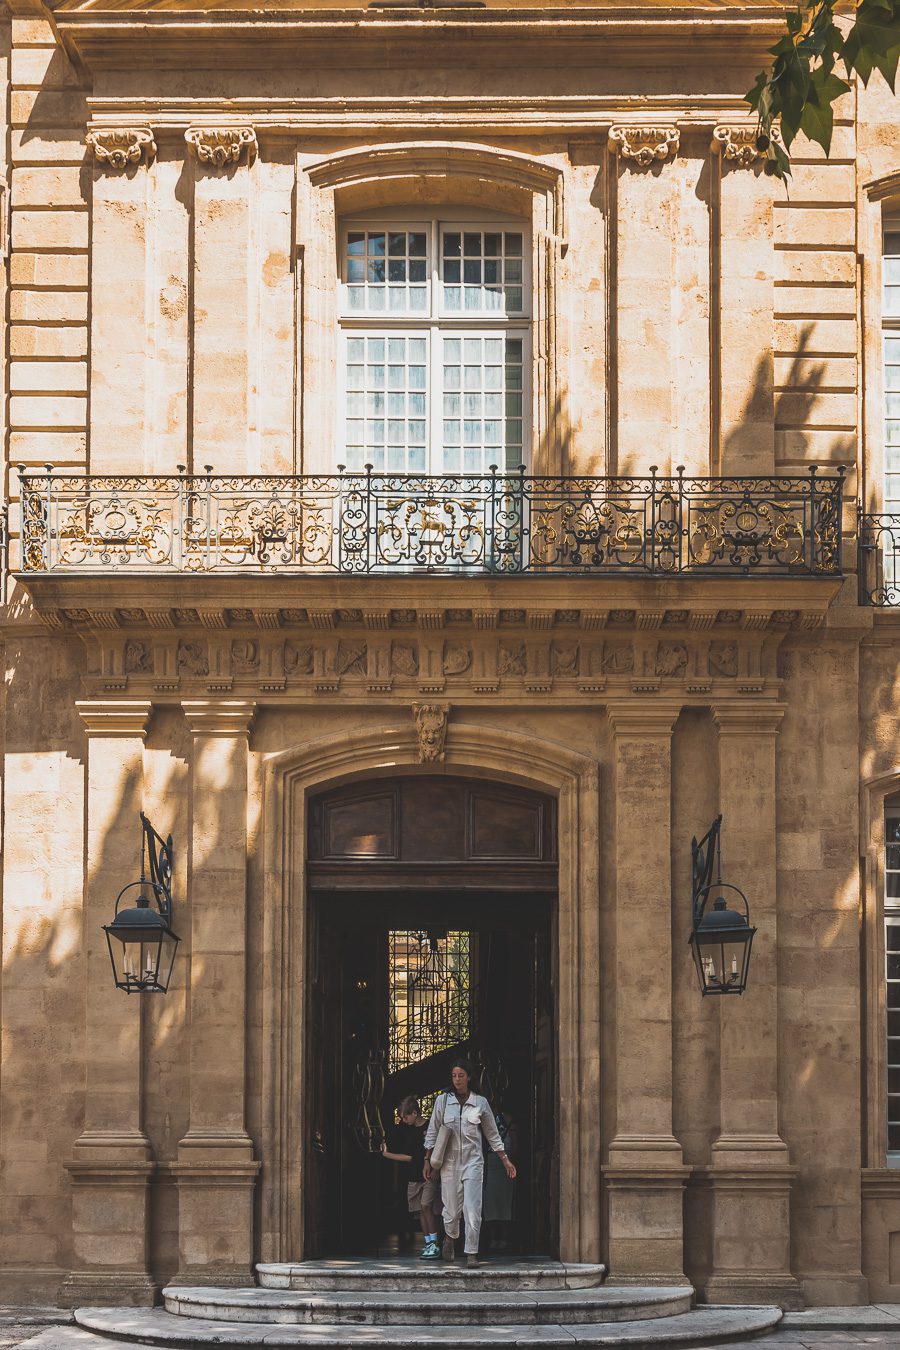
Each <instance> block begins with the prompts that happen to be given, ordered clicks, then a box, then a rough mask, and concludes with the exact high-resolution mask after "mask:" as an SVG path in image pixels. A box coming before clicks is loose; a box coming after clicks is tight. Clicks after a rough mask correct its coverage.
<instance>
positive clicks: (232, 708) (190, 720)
mask: <svg viewBox="0 0 900 1350" xmlns="http://www.w3.org/2000/svg"><path fill="white" fill-rule="evenodd" d="M181 707H182V710H183V712H184V718H185V721H186V722H187V724H188V726H189V727H190V729H191V732H192V734H193V735H194V736H233V737H238V736H242V737H245V738H246V737H247V736H248V735H249V734H250V723H251V722H252V721H253V718H254V715H255V713H256V701H255V700H254V699H216V698H211V699H185V700H183V701H182V704H181Z"/></svg>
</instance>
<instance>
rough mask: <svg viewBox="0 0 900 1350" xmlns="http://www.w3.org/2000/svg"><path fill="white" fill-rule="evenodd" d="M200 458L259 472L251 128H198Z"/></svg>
mask: <svg viewBox="0 0 900 1350" xmlns="http://www.w3.org/2000/svg"><path fill="white" fill-rule="evenodd" d="M185 140H186V141H187V144H188V147H189V149H190V150H191V152H192V154H193V157H194V161H195V173H194V232H193V242H194V247H193V260H192V267H193V329H192V333H193V375H194V382H193V415H194V424H193V441H192V444H193V456H194V461H195V468H199V467H200V466H201V465H202V464H204V463H209V464H212V465H213V466H214V467H215V468H216V469H217V470H218V471H219V472H220V473H252V472H253V471H254V470H258V469H259V467H260V466H259V465H258V464H250V463H248V446H249V387H250V379H249V375H250V364H249V363H250V352H251V350H252V348H253V341H252V337H251V330H250V304H249V295H250V240H251V228H252V227H251V192H252V191H253V187H252V183H253V176H252V173H251V172H250V169H249V165H250V164H252V162H253V159H254V157H255V154H256V136H255V134H254V132H253V129H252V128H251V127H246V126H245V127H220V128H213V127H199V128H198V127H192V128H189V129H188V131H187V132H186V133H185Z"/></svg>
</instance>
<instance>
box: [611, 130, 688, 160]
mask: <svg viewBox="0 0 900 1350" xmlns="http://www.w3.org/2000/svg"><path fill="white" fill-rule="evenodd" d="M680 144H681V133H680V131H679V130H678V128H677V127H671V126H669V127H610V129H609V148H610V150H612V151H613V153H614V154H617V155H618V156H619V158H620V159H630V160H633V161H634V163H635V164H637V165H638V166H639V167H640V168H642V169H646V168H649V166H650V165H651V164H654V163H656V162H657V161H662V160H666V159H669V158H670V157H671V156H673V155H675V154H676V153H677V151H678V147H679V145H680Z"/></svg>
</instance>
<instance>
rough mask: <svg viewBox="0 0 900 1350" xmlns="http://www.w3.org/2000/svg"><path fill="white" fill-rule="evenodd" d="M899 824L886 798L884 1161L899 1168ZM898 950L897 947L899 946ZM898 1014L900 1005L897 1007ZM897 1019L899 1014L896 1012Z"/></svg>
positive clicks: (897, 807) (896, 808) (894, 805)
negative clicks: (892, 993)
mask: <svg viewBox="0 0 900 1350" xmlns="http://www.w3.org/2000/svg"><path fill="white" fill-rule="evenodd" d="M898 825H900V801H896V800H894V801H892V802H885V805H884V845H885V847H884V868H883V876H884V963H883V966H882V971H883V978H884V992H885V997H884V1037H885V1039H884V1042H883V1044H884V1049H885V1071H884V1082H885V1097H884V1110H885V1141H886V1144H887V1165H888V1167H891V1168H900V1148H895V1149H892V1148H891V1147H890V1126H891V1124H892V1123H893V1124H897V1125H900V1093H892V1092H891V1083H890V1075H891V1069H892V1068H894V1069H898V1070H900V1035H892V1034H891V1023H890V1014H891V1010H890V1008H889V1006H888V989H889V987H890V984H891V983H897V984H898V985H900V980H897V981H891V980H889V978H888V959H889V956H890V954H891V953H890V948H889V944H888V931H889V930H890V929H892V928H893V929H897V928H900V896H889V895H888V890H889V878H890V877H892V876H897V875H900V868H889V867H888V848H889V846H890V844H891V842H892V836H893V832H894V828H895V827H896V826H898ZM898 951H900V949H898ZM896 1011H897V1012H898V1014H900V1005H898V1008H897V1009H896ZM897 1020H898V1022H900V1015H898V1019H897Z"/></svg>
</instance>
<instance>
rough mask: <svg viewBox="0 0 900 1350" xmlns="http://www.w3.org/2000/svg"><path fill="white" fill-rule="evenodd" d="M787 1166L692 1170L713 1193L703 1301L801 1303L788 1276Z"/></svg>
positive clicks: (790, 1172)
mask: <svg viewBox="0 0 900 1350" xmlns="http://www.w3.org/2000/svg"><path fill="white" fill-rule="evenodd" d="M796 1171H797V1169H796V1168H795V1167H791V1166H789V1165H788V1164H786V1163H785V1164H783V1165H771V1164H770V1165H769V1166H756V1167H754V1166H752V1165H745V1166H742V1167H729V1166H713V1167H704V1168H697V1169H696V1173H695V1175H696V1178H697V1180H698V1182H699V1183H700V1184H704V1183H705V1184H706V1185H707V1186H708V1187H709V1188H710V1192H711V1196H710V1199H711V1206H710V1209H711V1220H712V1268H711V1270H710V1273H709V1275H708V1277H707V1278H706V1280H705V1281H704V1282H703V1284H702V1286H701V1288H700V1289H699V1290H698V1293H699V1295H700V1297H701V1299H702V1300H703V1301H704V1302H706V1303H777V1304H779V1306H780V1307H782V1308H785V1309H792V1308H802V1307H804V1306H805V1302H804V1299H803V1294H802V1291H801V1289H800V1285H799V1283H798V1281H797V1280H796V1279H795V1278H794V1276H793V1275H792V1274H791V1248H790V1221H791V1214H790V1201H791V1185H792V1183H793V1180H794V1177H795V1175H796Z"/></svg>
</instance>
